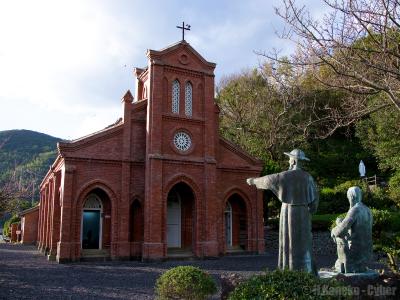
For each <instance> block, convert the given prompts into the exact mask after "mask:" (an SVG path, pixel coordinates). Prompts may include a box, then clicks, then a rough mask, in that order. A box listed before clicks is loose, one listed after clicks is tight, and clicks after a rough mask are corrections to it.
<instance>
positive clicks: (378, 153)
mask: <svg viewBox="0 0 400 300" xmlns="http://www.w3.org/2000/svg"><path fill="white" fill-rule="evenodd" d="M356 134H357V136H358V137H360V139H361V140H362V143H363V145H364V147H365V148H366V149H368V150H369V151H370V152H371V154H373V155H374V156H375V157H376V158H377V160H378V163H379V167H380V169H381V170H382V171H383V172H386V173H387V174H389V175H392V177H391V178H390V180H389V190H388V193H387V194H385V195H379V196H380V198H382V197H384V198H385V200H384V201H387V199H390V200H389V202H391V203H396V204H397V206H399V207H400V151H399V150H400V113H399V112H398V111H396V110H394V109H393V108H392V107H389V108H387V109H383V110H380V111H377V112H375V113H373V114H371V115H370V117H369V118H366V119H364V120H362V121H360V122H358V123H357V130H356ZM385 192H386V191H385ZM380 198H379V197H378V200H381V199H380Z"/></svg>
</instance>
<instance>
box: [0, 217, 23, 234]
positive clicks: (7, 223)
mask: <svg viewBox="0 0 400 300" xmlns="http://www.w3.org/2000/svg"><path fill="white" fill-rule="evenodd" d="M20 220H21V219H20V218H19V217H18V216H17V215H13V216H12V217H11V218H10V219H8V220H7V221H5V222H4V225H3V235H4V236H8V237H10V235H11V232H10V225H11V224H13V223H18V222H19V221H20Z"/></svg>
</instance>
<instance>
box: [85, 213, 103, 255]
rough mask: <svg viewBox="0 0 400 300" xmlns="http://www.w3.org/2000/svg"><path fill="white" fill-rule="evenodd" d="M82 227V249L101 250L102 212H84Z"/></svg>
mask: <svg viewBox="0 0 400 300" xmlns="http://www.w3.org/2000/svg"><path fill="white" fill-rule="evenodd" d="M82 227H83V228H82V248H83V249H99V244H100V243H99V238H100V211H99V210H84V211H83V224H82Z"/></svg>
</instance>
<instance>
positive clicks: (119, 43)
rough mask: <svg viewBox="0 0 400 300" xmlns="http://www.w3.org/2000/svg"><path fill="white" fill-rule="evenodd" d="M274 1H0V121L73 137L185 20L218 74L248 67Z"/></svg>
mask: <svg viewBox="0 0 400 300" xmlns="http://www.w3.org/2000/svg"><path fill="white" fill-rule="evenodd" d="M277 3H279V1H278V0H273V1H272V4H271V2H269V1H264V0H252V1H246V2H243V1H227V0H226V1H192V2H189V1H183V0H171V1H151V0H150V1H139V0H137V1H130V0H118V1H111V0H84V1H82V0H68V1H67V0H36V1H32V0H16V1H10V0H0V130H4V129H12V128H26V129H32V130H38V131H42V132H45V133H51V134H53V135H56V136H59V137H63V138H69V139H70V138H77V137H79V135H82V134H87V133H90V131H92V130H94V131H95V130H99V129H101V128H104V127H105V126H107V125H108V124H110V123H112V122H114V121H115V120H116V118H118V116H120V115H121V110H120V98H121V96H122V95H123V94H124V93H125V91H126V90H127V89H133V82H134V78H133V75H132V68H133V67H134V66H144V65H145V64H146V63H147V62H146V57H145V52H146V49H147V48H150V49H161V48H164V47H165V46H167V45H169V44H172V43H174V42H176V41H177V40H179V38H180V32H179V31H178V30H177V29H176V28H175V26H176V25H177V24H180V23H181V22H182V21H183V20H184V21H186V22H188V23H189V24H191V25H192V30H191V31H190V33H188V38H187V40H188V41H189V42H190V43H191V44H192V45H193V46H194V47H195V48H196V49H197V50H198V51H199V52H200V53H201V54H202V55H204V57H205V58H206V59H209V60H210V61H214V62H216V63H217V70H216V74H217V81H218V77H220V76H221V74H227V73H231V72H235V71H239V70H240V69H242V68H243V67H246V66H255V65H257V57H256V56H255V55H254V54H253V52H252V51H253V50H258V49H263V48H266V47H272V45H270V44H269V43H268V41H270V40H271V37H273V29H272V26H271V22H272V20H277V19H276V17H273V12H272V10H273V9H272V5H273V4H275V5H276V4H277ZM14 114H15V115H14Z"/></svg>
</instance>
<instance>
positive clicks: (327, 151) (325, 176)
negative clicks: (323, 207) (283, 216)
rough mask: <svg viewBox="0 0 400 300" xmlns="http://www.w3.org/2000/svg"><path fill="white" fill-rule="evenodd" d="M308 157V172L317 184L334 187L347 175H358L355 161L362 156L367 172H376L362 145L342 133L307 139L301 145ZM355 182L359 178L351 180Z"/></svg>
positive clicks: (370, 157)
mask: <svg viewBox="0 0 400 300" xmlns="http://www.w3.org/2000/svg"><path fill="white" fill-rule="evenodd" d="M303 150H304V151H306V153H307V156H309V157H310V158H312V159H311V161H310V162H309V163H308V169H309V170H310V173H311V174H312V175H313V176H314V178H316V180H317V182H318V185H319V186H323V187H334V186H336V185H338V184H341V183H343V182H346V181H348V180H350V179H356V178H359V177H360V174H359V172H358V165H359V163H360V160H363V161H364V163H365V164H366V166H367V167H368V170H367V171H368V173H369V174H376V162H375V159H374V158H373V157H372V156H371V154H370V153H369V152H367V151H366V150H364V149H363V147H362V145H361V143H360V141H359V140H358V139H357V138H354V137H351V135H350V137H348V136H346V135H345V134H344V133H343V134H339V133H337V134H336V135H335V136H333V137H330V138H327V139H324V140H314V141H311V142H310V143H309V144H308V145H307V147H306V148H305V149H303ZM353 182H355V183H356V185H359V184H360V183H359V181H357V180H355V181H353Z"/></svg>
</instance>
